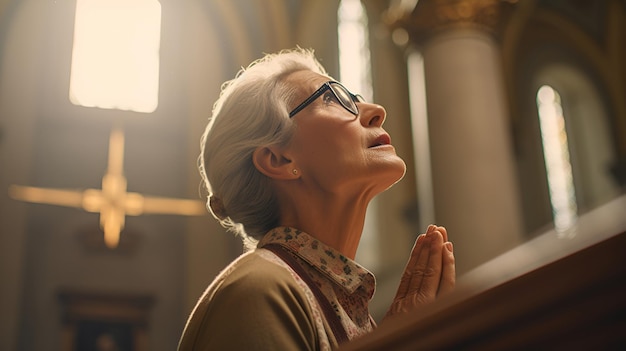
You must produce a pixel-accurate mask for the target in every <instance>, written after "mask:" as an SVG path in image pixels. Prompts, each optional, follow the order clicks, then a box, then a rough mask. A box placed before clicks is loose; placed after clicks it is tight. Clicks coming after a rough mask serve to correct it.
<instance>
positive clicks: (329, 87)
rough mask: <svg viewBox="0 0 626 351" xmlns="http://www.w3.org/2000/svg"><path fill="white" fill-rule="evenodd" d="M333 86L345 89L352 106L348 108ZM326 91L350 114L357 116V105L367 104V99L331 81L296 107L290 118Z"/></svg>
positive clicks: (290, 113)
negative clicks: (359, 103) (358, 103)
mask: <svg viewBox="0 0 626 351" xmlns="http://www.w3.org/2000/svg"><path fill="white" fill-rule="evenodd" d="M333 85H338V86H339V87H341V88H340V89H343V90H344V91H345V92H346V93H348V96H349V97H350V99H351V100H352V102H353V103H352V104H351V106H346V102H345V101H344V99H342V98H340V97H339V95H338V94H337V92H336V91H335V89H334V88H333ZM326 90H330V91H331V92H332V93H333V95H335V98H337V101H339V103H340V104H341V106H342V107H343V108H345V109H346V110H347V111H348V112H350V113H352V114H353V115H355V116H357V115H358V114H359V108H358V107H357V105H356V103H357V102H365V99H363V97H362V96H361V95H358V94H352V93H351V92H350V90H348V89H347V88H346V87H344V86H343V85H342V84H341V83H339V82H336V81H333V80H330V81H328V82H326V83H324V84H323V85H322V86H321V87H319V89H317V90H316V91H315V92H314V93H313V94H311V96H309V97H308V98H306V100H304V101H303V102H302V103H301V104H300V105H298V106H296V108H294V109H293V110H291V112H289V118H291V117H293V116H295V115H296V113H298V112H300V111H302V110H303V109H304V108H305V107H307V106H309V105H310V104H311V103H312V102H313V101H315V99H317V98H318V97H320V96H321V95H322V94H323V93H324V92H325V91H326Z"/></svg>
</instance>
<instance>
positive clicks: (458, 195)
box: [388, 0, 523, 274]
mask: <svg viewBox="0 0 626 351" xmlns="http://www.w3.org/2000/svg"><path fill="white" fill-rule="evenodd" d="M502 6H503V5H502V2H501V1H499V0H465V1H461V0H420V1H419V2H418V3H417V5H415V6H414V7H412V8H404V9H402V8H400V9H399V8H395V9H393V8H390V9H389V10H390V11H389V13H388V14H389V19H390V24H391V26H392V27H395V28H396V29H398V28H399V29H400V30H405V31H406V33H408V37H409V41H410V44H411V46H413V47H417V48H418V50H419V51H420V53H421V55H422V57H423V62H424V77H425V90H426V104H427V113H428V131H429V138H430V150H431V166H432V183H433V184H432V190H433V197H434V211H435V219H436V222H437V224H439V225H443V226H445V227H446V228H447V229H448V232H449V235H450V240H451V241H453V242H454V244H455V254H456V258H457V272H458V273H460V274H462V273H463V272H466V271H467V270H469V269H471V268H474V267H476V266H477V265H479V264H481V263H484V262H486V261H487V260H489V259H491V258H493V257H495V256H497V255H499V254H501V253H503V252H505V251H507V250H508V249H510V248H512V247H514V246H516V245H518V244H519V243H520V242H521V241H522V240H523V235H522V228H523V226H522V218H521V214H522V212H521V206H520V199H519V194H518V183H517V181H516V172H515V162H514V156H513V151H512V140H511V132H510V123H509V116H508V110H507V106H506V103H505V93H504V82H503V77H502V67H501V66H502V62H501V57H500V53H499V48H498V45H497V43H496V41H495V38H494V36H493V33H494V31H493V29H495V28H496V27H497V24H498V20H499V17H500V15H501V12H500V11H501V10H502Z"/></svg>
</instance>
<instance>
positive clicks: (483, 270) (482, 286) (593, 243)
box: [341, 196, 626, 350]
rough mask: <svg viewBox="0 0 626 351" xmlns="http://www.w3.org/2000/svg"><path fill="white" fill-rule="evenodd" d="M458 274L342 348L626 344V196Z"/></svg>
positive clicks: (535, 347)
mask: <svg viewBox="0 0 626 351" xmlns="http://www.w3.org/2000/svg"><path fill="white" fill-rule="evenodd" d="M572 235H573V236H572V237H560V236H559V234H558V233H556V232H554V231H550V232H547V233H545V234H543V235H541V236H539V237H537V238H535V239H533V240H530V241H529V242H527V243H525V244H523V245H521V246H519V247H517V248H515V249H514V250H511V251H509V252H507V253H505V254H503V255H502V256H500V257H497V258H496V259H494V260H492V261H489V262H487V263H486V264H484V265H482V266H480V267H478V268H476V269H474V270H472V271H471V272H469V273H468V274H466V275H464V276H462V277H460V278H459V279H458V281H457V288H456V289H455V291H454V292H453V293H451V294H449V295H448V296H445V297H442V298H441V299H439V300H438V301H437V302H435V303H433V304H431V305H428V306H425V307H424V308H423V309H421V310H419V311H416V312H415V313H414V314H411V315H405V316H401V317H398V318H396V319H394V320H390V321H387V322H386V323H384V324H382V325H380V326H379V327H378V329H377V330H376V331H374V332H373V333H371V334H369V335H367V336H365V337H363V338H360V339H357V340H354V341H353V342H351V343H349V344H346V345H344V346H343V347H342V348H341V350H440V349H446V350H514V349H520V350H538V349H549V350H563V349H565V350H592V349H593V350H607V349H608V350H617V349H621V350H626V196H622V197H620V198H618V199H616V200H614V201H612V202H611V203H609V204H607V205H605V206H602V207H601V208H598V209H596V210H594V211H592V212H590V213H587V214H585V215H583V216H581V217H580V218H579V221H578V224H577V228H576V232H575V233H574V234H572Z"/></svg>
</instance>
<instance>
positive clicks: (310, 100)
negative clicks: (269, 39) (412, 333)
mask: <svg viewBox="0 0 626 351" xmlns="http://www.w3.org/2000/svg"><path fill="white" fill-rule="evenodd" d="M385 118H386V112H385V109H384V108H383V107H382V106H380V105H376V104H372V103H368V102H365V101H363V99H362V98H361V97H360V96H359V95H355V94H353V93H351V92H350V91H349V90H347V89H346V88H345V87H344V86H343V85H341V84H340V83H338V82H336V81H335V80H333V79H332V78H331V77H330V76H329V75H328V74H327V73H326V72H325V70H324V68H323V67H322V66H321V65H320V64H319V62H318V61H317V60H316V59H315V57H314V55H313V53H312V52H311V51H309V50H304V49H300V48H298V49H294V50H287V51H282V52H280V53H277V54H269V55H266V56H265V57H263V58H262V59H260V60H258V61H256V62H254V63H252V64H251V65H250V66H249V67H248V68H247V69H243V70H242V71H241V72H240V73H239V74H238V75H237V77H236V78H235V79H233V80H231V81H229V82H227V83H226V84H225V85H224V86H223V89H222V93H221V95H220V97H219V99H218V101H217V102H216V104H215V106H214V109H213V116H212V118H211V119H210V121H209V123H208V126H207V128H206V131H205V133H204V136H203V138H202V153H201V155H200V173H201V175H202V178H203V180H204V182H205V184H206V186H207V188H208V190H209V193H210V196H209V207H210V209H211V212H212V213H213V215H214V216H215V217H216V218H217V219H218V220H219V221H220V223H221V224H222V225H223V226H224V227H226V228H228V229H229V230H231V231H233V232H235V233H237V234H239V235H240V236H241V237H242V238H243V239H244V241H245V242H247V243H248V244H252V245H254V248H253V249H251V250H249V251H247V252H246V253H245V254H243V255H242V256H240V257H239V258H238V259H236V260H235V261H234V262H233V263H231V264H230V265H229V266H228V267H227V268H226V269H225V270H224V271H223V272H221V273H220V274H219V276H218V277H217V278H215V280H214V281H213V282H212V283H211V285H210V286H209V287H208V289H207V290H206V292H205V293H204V294H203V295H202V297H201V298H200V300H199V302H198V304H197V305H196V307H195V309H194V311H193V312H192V314H191V316H190V317H189V320H188V321H187V325H186V327H185V330H184V332H183V335H182V338H181V340H180V344H179V350H329V349H333V348H336V347H337V346H338V345H339V344H341V343H343V342H346V341H349V340H351V339H354V338H357V337H359V336H361V335H364V334H366V333H368V332H370V331H372V330H373V329H374V328H375V322H374V320H373V319H372V317H371V316H370V314H369V311H368V303H369V301H370V299H371V298H372V295H373V294H374V288H375V279H374V276H373V275H372V274H371V273H370V272H369V271H367V270H366V269H365V268H363V267H362V266H360V265H359V264H357V263H356V262H355V261H354V257H355V255H356V251H357V247H358V245H359V240H360V238H361V233H362V230H363V225H364V220H365V212H366V208H367V205H368V203H369V202H370V200H372V198H373V197H374V196H376V195H377V194H379V193H381V192H382V191H384V190H386V189H388V188H389V187H391V186H392V185H393V184H395V183H396V182H398V181H399V180H400V179H401V178H402V177H403V175H404V173H405V170H406V166H405V164H404V161H403V160H402V159H401V158H400V157H398V156H397V155H396V151H395V149H394V147H393V146H392V145H391V139H390V137H389V135H388V134H387V133H386V132H385V130H384V129H383V128H382V125H383V123H384V121H385ZM454 282H455V268H454V256H453V254H452V244H451V243H450V242H448V239H447V233H446V230H445V229H444V228H443V227H437V226H434V225H431V226H429V228H428V230H427V232H426V233H425V234H423V235H420V236H419V237H418V239H417V240H416V243H415V246H414V247H413V251H412V252H411V255H410V258H409V262H408V264H407V267H406V268H405V272H404V274H403V276H402V279H401V282H400V287H399V289H398V293H397V295H396V297H395V299H394V301H393V302H392V304H391V307H390V309H389V312H388V313H387V315H386V317H385V318H387V317H390V316H393V315H395V314H399V313H408V312H410V311H413V310H414V308H415V307H416V306H419V305H421V304H425V303H428V302H431V301H432V300H434V299H435V298H436V297H437V295H439V294H442V293H445V292H447V291H449V290H451V289H452V288H453V286H454Z"/></svg>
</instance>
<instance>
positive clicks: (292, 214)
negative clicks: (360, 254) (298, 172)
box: [281, 194, 370, 259]
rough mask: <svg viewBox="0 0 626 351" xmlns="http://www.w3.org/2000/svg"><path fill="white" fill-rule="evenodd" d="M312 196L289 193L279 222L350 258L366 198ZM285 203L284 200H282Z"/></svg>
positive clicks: (354, 248)
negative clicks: (304, 196) (300, 196)
mask: <svg viewBox="0 0 626 351" xmlns="http://www.w3.org/2000/svg"><path fill="white" fill-rule="evenodd" d="M365 196H366V195H363V194H362V195H361V197H352V198H348V197H342V196H339V195H320V194H318V195H315V196H307V197H306V198H304V199H303V200H298V196H293V194H292V196H289V199H286V200H287V201H286V205H285V206H283V208H282V209H281V225H284V226H290V227H294V228H297V229H300V230H303V231H305V232H306V233H307V234H309V235H311V236H313V237H315V238H316V239H318V240H320V241H322V242H323V243H325V244H326V245H329V246H331V247H332V248H334V249H336V250H338V251H339V252H341V253H342V254H343V255H345V256H346V257H348V258H350V259H354V257H355V256H356V251H357V249H358V247H359V241H360V240H361V234H362V233H363V226H364V223H365V213H366V210H367V204H368V203H369V200H370V199H369V198H366V197H365ZM282 203H285V202H282Z"/></svg>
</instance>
